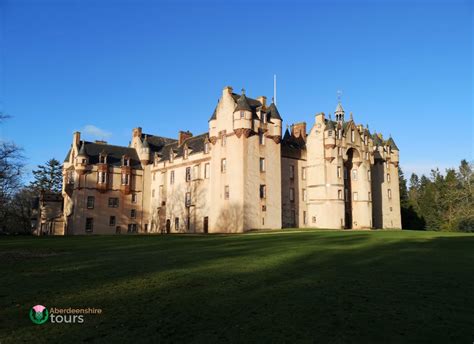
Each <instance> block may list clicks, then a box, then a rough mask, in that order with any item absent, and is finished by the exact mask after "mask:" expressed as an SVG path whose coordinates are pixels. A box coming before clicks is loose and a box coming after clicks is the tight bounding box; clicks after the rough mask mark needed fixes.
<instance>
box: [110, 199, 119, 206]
mask: <svg viewBox="0 0 474 344" xmlns="http://www.w3.org/2000/svg"><path fill="white" fill-rule="evenodd" d="M118 206H119V199H118V198H117V197H110V198H109V208H118Z"/></svg>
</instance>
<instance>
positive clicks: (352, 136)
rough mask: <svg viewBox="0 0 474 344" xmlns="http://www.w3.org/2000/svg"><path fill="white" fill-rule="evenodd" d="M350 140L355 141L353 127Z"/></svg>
mask: <svg viewBox="0 0 474 344" xmlns="http://www.w3.org/2000/svg"><path fill="white" fill-rule="evenodd" d="M351 141H352V142H354V141H355V131H354V129H352V130H351Z"/></svg>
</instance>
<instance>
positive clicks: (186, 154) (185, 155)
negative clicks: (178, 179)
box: [183, 147, 189, 159]
mask: <svg viewBox="0 0 474 344" xmlns="http://www.w3.org/2000/svg"><path fill="white" fill-rule="evenodd" d="M188 154H189V152H188V147H184V150H183V159H187V158H188Z"/></svg>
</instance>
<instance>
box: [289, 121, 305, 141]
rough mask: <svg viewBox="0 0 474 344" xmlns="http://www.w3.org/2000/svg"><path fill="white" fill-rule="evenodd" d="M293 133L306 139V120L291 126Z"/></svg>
mask: <svg viewBox="0 0 474 344" xmlns="http://www.w3.org/2000/svg"><path fill="white" fill-rule="evenodd" d="M291 135H293V136H294V137H303V139H304V140H306V122H300V123H295V124H293V125H292V126H291Z"/></svg>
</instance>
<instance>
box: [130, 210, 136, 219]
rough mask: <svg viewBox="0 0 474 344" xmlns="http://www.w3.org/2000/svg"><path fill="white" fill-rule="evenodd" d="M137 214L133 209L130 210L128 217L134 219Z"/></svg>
mask: <svg viewBox="0 0 474 344" xmlns="http://www.w3.org/2000/svg"><path fill="white" fill-rule="evenodd" d="M136 216H137V211H136V210H135V209H131V210H130V217H131V218H132V219H134V218H135V217H136Z"/></svg>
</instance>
